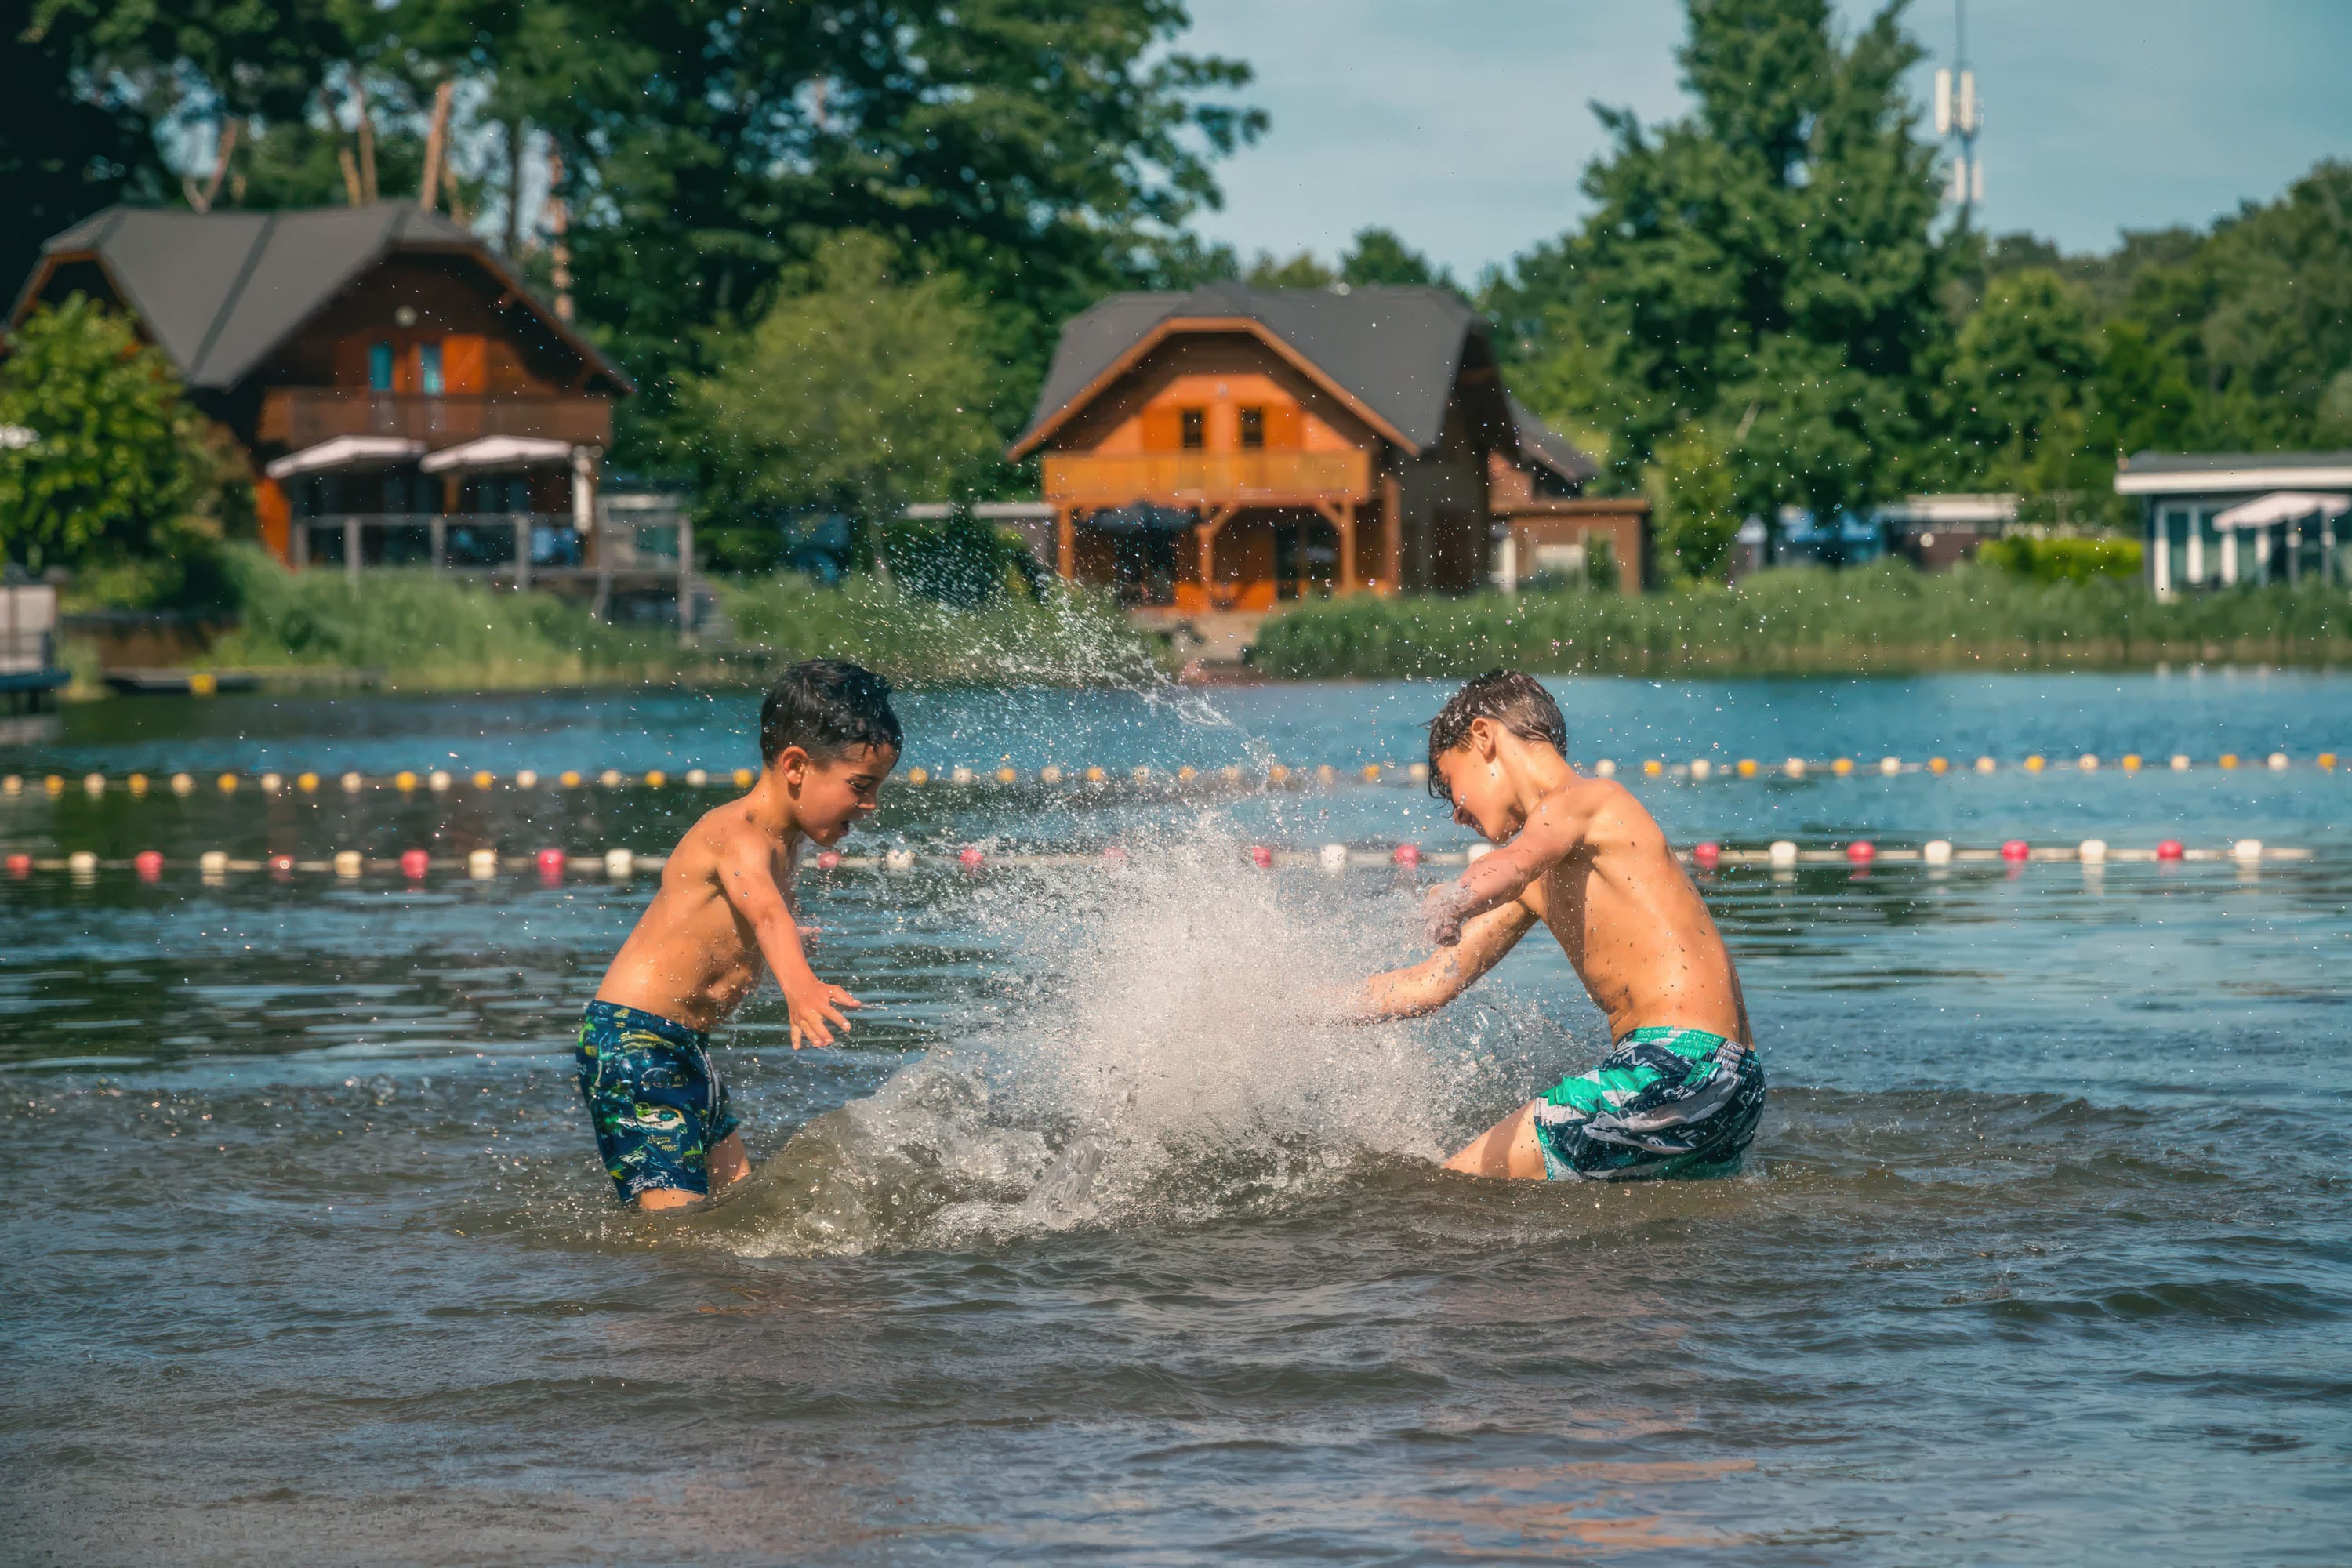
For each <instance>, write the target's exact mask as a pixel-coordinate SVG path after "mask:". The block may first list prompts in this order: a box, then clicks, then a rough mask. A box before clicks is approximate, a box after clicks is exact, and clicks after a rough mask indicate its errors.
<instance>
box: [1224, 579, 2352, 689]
mask: <svg viewBox="0 0 2352 1568" xmlns="http://www.w3.org/2000/svg"><path fill="white" fill-rule="evenodd" d="M1254 657H1255V663H1256V665H1257V667H1258V668H1261V669H1263V670H1265V672H1266V673H1268V674H1271V675H1278V676H1291V677H1309V676H1353V677H1375V676H1460V675H1472V674H1475V673H1477V672H1478V671H1479V670H1482V669H1486V668H1491V667H1492V666H1495V665H1498V664H1499V665H1507V666H1512V667H1516V668H1522V669H1529V670H1535V671H1538V672H1558V673H1567V672H1570V671H1579V670H1582V671H1591V672H1595V673H1606V672H1614V673H1625V674H1643V673H1646V674H1685V673H1687V674H1701V673H1710V672H1712V673H1721V674H1770V673H1783V672H1790V673H1832V672H1856V673H1860V672H1869V671H1897V670H1912V669H1951V668H1988V669H2000V668H2046V667H2053V666H2056V667H2064V666H2088V667H2120V666H2131V665H2138V664H2152V663H2155V662H2156V661H2158V660H2159V659H2182V660H2197V659H2213V660H2218V659H2238V660H2245V661H2250V662H2252V661H2263V662H2272V663H2297V662H2299V663H2317V662H2333V661H2338V660H2352V601H2347V596H2346V595H2345V593H2344V591H2343V590H2342V589H2341V588H2336V587H2332V586H2329V585H2326V584H2319V583H2305V584H2300V585H2298V586H2296V587H2293V588H2274V589H2265V590H2243V591H2240V592H2234V593H2227V594H2212V595H2189V596H2184V597H2182V598H2179V599H2178V600H2173V601H2170V602H2166V603H2158V602H2157V601H2156V600H2154V599H2151V598H2150V597H2149V596H2148V595H2147V594H2146V593H2145V592H2144V591H2142V589H2141V588H2140V585H2139V584H2137V583H2136V582H2125V581H2122V580H2120V579H2117V578H2115V577H2110V576H2095V577H2092V578H2090V579H2089V580H2087V581H2083V582H2069V581H2060V582H2050V583H2042V582H2036V581H2033V580H2032V579H2030V578H2021V577H2018V576H2015V575H2013V574H2010V573H2008V572H2006V571H2001V570H1998V569H1986V568H1974V569H1970V568H1965V567H1964V568H1962V569H1960V570H1958V571H1954V572H1948V573H1938V574H1927V575H1923V574H1919V573H1916V572H1914V571H1913V570H1911V568H1909V567H1908V566H1906V565H1904V564H1903V563H1900V562H1892V561H1890V562H1883V563H1879V564H1878V565H1875V566H1872V567H1869V568H1865V569H1861V570H1856V571H1849V572H1829V571H1822V570H1818V569H1806V568H1794V569H1783V570H1780V571H1773V572H1764V573H1759V574H1756V575H1755V576H1752V577H1748V578H1746V579H1744V580H1742V581H1741V583H1740V584H1739V586H1738V588H1737V589H1736V590H1733V589H1726V588H1722V587H1719V586H1713V585H1709V584H1700V585H1698V586H1696V587H1694V588H1691V589H1689V590H1686V591H1685V592H1681V593H1672V594H1653V595H1644V596H1643V597H1641V598H1638V599H1636V598H1625V597H1621V596H1617V595H1604V594H1556V595H1555V594H1548V595H1520V596H1519V597H1517V598H1506V597H1503V596H1502V595H1480V596H1478V597H1475V598H1468V599H1381V598H1375V597H1372V596H1370V595H1360V596H1358V597H1355V598H1350V599H1335V600H1330V601H1327V602H1323V603H1320V604H1315V605H1306V606H1302V607H1301V608H1299V609H1296V610H1293V611H1291V612H1289V613H1288V614H1286V615H1283V616H1276V617H1275V618H1272V619H1270V620H1268V621H1267V622H1266V623H1265V626H1264V627H1263V628H1262V629H1261V630H1260V631H1259V633H1258V638H1257V647H1256V652H1255V656H1254Z"/></svg>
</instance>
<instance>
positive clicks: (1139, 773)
mask: <svg viewBox="0 0 2352 1568" xmlns="http://www.w3.org/2000/svg"><path fill="white" fill-rule="evenodd" d="M1127 776H1128V777H1129V778H1131V779H1133V780H1134V781H1135V782H1136V783H1137V784H1150V782H1151V770H1150V768H1148V767H1141V766H1138V767H1133V768H1129V770H1128V773H1127Z"/></svg>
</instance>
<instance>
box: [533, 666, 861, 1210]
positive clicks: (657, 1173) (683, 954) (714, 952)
mask: <svg viewBox="0 0 2352 1568" xmlns="http://www.w3.org/2000/svg"><path fill="white" fill-rule="evenodd" d="M899 740H900V737H899V731H898V715H896V714H895V713H893V712H891V711H890V688H889V686H888V685H887V683H885V682H884V681H883V679H882V678H881V677H880V676H877V675H875V674H874V673H872V672H871V671H869V670H865V669H861V668H858V667H857V666H856V665H854V664H845V663H843V662H842V661H840V660H838V659H830V658H816V659H810V660H808V661H806V662H805V663H802V664H796V665H794V666H793V667H792V668H790V669H787V670H786V671H784V674H783V679H781V680H779V681H777V682H776V686H775V689H774V690H772V691H771V692H769V693H768V699H767V700H766V701H765V702H764V703H762V704H761V708H760V760H761V764H762V765H761V770H760V780H759V782H758V783H757V784H753V785H752V786H751V793H750V794H748V795H744V796H743V797H742V798H741V799H740V800H736V801H731V802H730V803H729V804H727V805H722V806H720V807H719V809H718V810H716V811H713V812H711V813H709V815H708V816H704V817H703V818H702V820H701V821H699V822H698V823H696V824H695V825H694V826H692V827H691V828H689V829H688V831H687V835H686V837H684V838H681V839H680V840H678V845H677V848H676V849H674V850H672V851H670V857H669V860H668V863H667V864H666V865H665V866H664V867H663V868H662V879H661V890H660V891H659V892H657V893H656V894H655V895H654V901H653V902H652V903H651V904H650V905H648V906H647V907H646V912H645V914H644V916H643V917H642V918H641V919H639V920H638V921H637V929H636V930H635V931H631V932H630V933H629V940H628V941H627V942H624V943H623V944H622V946H621V951H620V952H618V953H617V954H615V955H614V959H613V964H612V967H611V968H609V969H607V970H606V971H605V972H604V984H602V985H599V986H598V987H597V988H596V999H595V1000H594V1001H593V1002H591V1003H589V1004H588V1015H587V1017H586V1019H585V1020H584V1021H583V1023H582V1024H581V1026H580V1048H579V1053H578V1062H579V1068H580V1091H581V1093H582V1094H583V1095H585V1096H586V1097H587V1100H588V1114H589V1119H590V1120H591V1121H593V1122H594V1123H595V1128H596V1148H597V1151H598V1152H600V1153H601V1154H603V1155H604V1169H605V1171H606V1172H607V1173H610V1175H611V1176H612V1178H613V1181H614V1184H615V1185H617V1186H618V1187H619V1188H620V1190H621V1200H622V1201H623V1202H624V1203H626V1202H629V1201H631V1200H632V1199H634V1200H635V1203H636V1205H637V1206H638V1207H639V1208H646V1209H661V1208H677V1207H680V1206H682V1205H687V1204H691V1203H694V1202H696V1201H698V1200H699V1199H701V1198H703V1197H705V1196H707V1195H708V1194H710V1193H712V1192H715V1191H719V1190H723V1189H725V1188H726V1187H728V1186H730V1185H731V1184H734V1183H736V1182H738V1181H740V1180H741V1179H742V1178H743V1177H744V1176H746V1175H748V1174H750V1173H751V1160H750V1159H749V1158H748V1157H747V1156H746V1155H745V1154H744V1152H743V1140H742V1138H741V1136H740V1134H738V1133H737V1132H736V1131H735V1118H734V1117H733V1116H732V1115H731V1114H730V1113H729V1111H728V1109H727V1089H726V1086H725V1085H723V1084H721V1083H720V1082H719V1075H718V1073H717V1072H716V1071H715V1070H714V1069H713V1068H711V1065H710V1036H709V1031H710V1030H711V1029H713V1028H715V1027H717V1026H718V1025H719V1023H720V1022H721V1021H722V1020H724V1019H725V1018H726V1017H727V1016H728V1015H729V1014H730V1013H732V1012H734V1010H735V1008H736V1005H738V1004H739V1003H740V1002H741V1001H742V1000H743V998H744V997H745V996H747V995H749V994H751V989H752V987H754V986H756V985H757V984H759V983H760V973H761V969H762V967H764V968H765V969H766V970H767V972H768V973H772V974H773V975H774V976H775V977H776V983H777V984H778V985H780V986H781V987H782V989H783V993H784V1005H785V1006H786V1007H787V1008H788V1009H789V1010H790V1012H791V1015H792V1038H793V1049H794V1050H798V1049H800V1048H801V1047H803V1045H809V1046H829V1045H831V1044H833V1031H834V1030H835V1029H839V1030H841V1031H842V1032H843V1033H845V1034H846V1033H847V1032H848V1030H849V1020H848V1019H847V1018H845V1017H844V1016H842V1012H841V1009H843V1008H845V1007H849V1008H855V1007H856V1006H857V1005H859V1004H858V1001H857V998H856V997H855V996H852V995H851V994H849V993H848V992H846V991H845V990H843V989H842V988H841V987H840V986H838V985H829V984H826V983H825V982H824V981H822V980H819V979H818V978H817V977H816V972H815V971H814V970H812V969H811V968H810V967H809V962H808V955H807V953H806V952H805V950H804V949H803V947H802V945H801V934H802V933H801V928H800V925H799V922H798V921H796V920H795V919H794V918H793V895H792V886H793V865H794V863H795V861H796V859H797V858H798V856H799V850H800V845H801V842H802V841H803V839H807V840H813V841H814V842H815V843H817V844H821V845H825V846H831V845H834V844H837V843H839V842H840V841H841V838H842V837H843V835H845V834H846V833H847V832H848V831H849V829H850V827H851V826H853V825H854V824H856V822H857V821H858V819H859V818H861V817H864V816H869V815H871V814H872V812H873V810H874V806H875V798H876V795H877V793H878V792H879V791H880V789H881V787H882V781H883V780H884V779H885V778H887V777H888V776H889V773H890V770H891V769H892V768H893V767H896V766H897V765H898V749H899Z"/></svg>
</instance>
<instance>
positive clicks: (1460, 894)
mask: <svg viewBox="0 0 2352 1568" xmlns="http://www.w3.org/2000/svg"><path fill="white" fill-rule="evenodd" d="M1468 902H1469V900H1468V898H1467V897H1466V896H1465V893H1464V891H1463V888H1462V884H1461V883H1459V882H1441V883H1439V884H1438V885H1437V886H1436V887H1434V888H1432V889H1429V891H1427V892H1426V893H1423V895H1422V896H1421V919H1422V923H1423V925H1425V926H1427V927H1428V928H1429V940H1430V941H1431V942H1435V943H1436V944H1437V945H1438V946H1440V947H1453V946H1454V945H1456V944H1457V943H1459V942H1461V940H1462V921H1463V919H1464V910H1465V907H1466V905H1467V904H1468Z"/></svg>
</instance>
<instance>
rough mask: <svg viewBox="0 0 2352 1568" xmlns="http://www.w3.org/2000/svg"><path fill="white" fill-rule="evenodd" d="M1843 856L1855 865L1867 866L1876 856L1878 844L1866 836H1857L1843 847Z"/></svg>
mask: <svg viewBox="0 0 2352 1568" xmlns="http://www.w3.org/2000/svg"><path fill="white" fill-rule="evenodd" d="M1845 858H1847V859H1849V860H1851V861H1853V863H1854V864H1855V865H1857V866H1867V865H1869V864H1870V863H1871V862H1872V861H1873V860H1875V859H1877V858H1878V846H1877V845H1875V844H1873V843H1872V842H1871V841H1870V840H1869V839H1867V838H1857V839H1855V840H1854V841H1853V843H1851V844H1849V845H1847V846H1846V847H1845Z"/></svg>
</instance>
